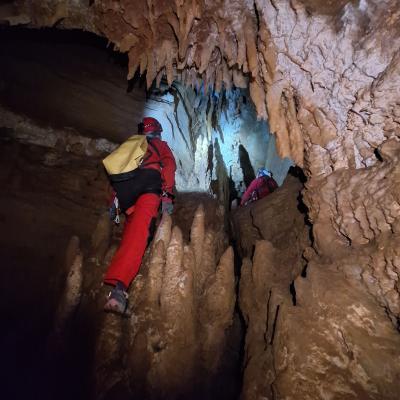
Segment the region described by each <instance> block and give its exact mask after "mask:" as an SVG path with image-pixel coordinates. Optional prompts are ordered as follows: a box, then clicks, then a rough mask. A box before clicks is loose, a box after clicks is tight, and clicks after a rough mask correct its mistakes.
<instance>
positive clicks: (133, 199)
mask: <svg viewBox="0 0 400 400" xmlns="http://www.w3.org/2000/svg"><path fill="white" fill-rule="evenodd" d="M142 128H143V134H145V135H146V136H147V139H148V149H147V153H146V155H145V156H144V158H143V162H142V164H141V166H140V168H138V169H136V170H135V171H134V173H136V174H137V176H135V178H134V179H132V180H130V182H131V183H130V184H129V185H130V186H129V185H126V182H122V183H121V184H120V187H118V183H117V184H114V189H115V191H116V193H117V196H118V201H119V205H120V208H121V211H123V212H125V214H126V221H125V227H124V232H123V236H122V240H121V244H120V246H119V249H118V250H117V252H116V254H115V256H114V258H113V260H112V261H111V264H110V266H109V268H108V270H107V272H106V275H105V278H104V282H105V283H107V284H112V285H117V284H118V285H119V284H120V283H122V284H123V286H124V287H125V288H127V287H128V286H129V285H130V283H131V282H132V280H133V279H134V278H135V276H136V275H137V273H138V271H139V268H140V264H141V262H142V257H143V254H144V251H145V250H146V246H147V243H148V239H149V236H150V230H151V228H152V227H151V225H152V224H153V223H155V220H156V218H157V214H158V209H159V206H160V202H162V209H163V211H168V212H169V213H171V212H172V208H173V205H172V199H173V195H172V190H173V187H174V185H175V170H176V164H175V158H174V156H173V154H172V152H171V149H170V148H169V146H168V144H167V143H166V142H164V141H162V140H161V136H160V134H161V131H162V127H161V124H160V123H159V122H158V121H157V120H156V119H154V118H144V119H143V126H142Z"/></svg>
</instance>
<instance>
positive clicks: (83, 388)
mask: <svg viewBox="0 0 400 400" xmlns="http://www.w3.org/2000/svg"><path fill="white" fill-rule="evenodd" d="M0 41H1V42H2V46H3V45H4V44H5V42H7V43H8V44H9V47H15V48H18V45H19V44H21V45H23V48H24V49H25V48H28V49H29V51H27V52H22V54H23V57H24V58H25V59H28V60H29V57H30V56H32V57H33V58H34V57H38V55H39V52H36V50H35V48H34V47H35V46H32V45H33V44H34V45H37V46H38V48H40V49H43V48H44V49H45V50H46V52H47V53H46V54H47V55H46V59H48V61H49V65H51V66H55V67H54V71H57V65H58V63H59V65H66V64H68V63H69V61H68V58H69V56H71V54H75V53H74V52H71V54H65V59H61V58H60V59H58V57H56V56H55V53H53V51H54V49H55V48H57V46H58V47H60V45H62V44H67V45H70V46H71V48H72V47H74V46H76V49H78V50H79V51H78V53H79V54H84V53H85V51H86V50H87V51H88V57H90V50H93V49H96V50H99V51H101V52H103V53H102V54H101V58H102V59H104V62H105V63H106V62H107V63H110V62H111V63H113V64H116V65H117V66H119V67H121V68H126V67H127V66H128V58H127V55H126V54H122V53H119V52H115V51H113V49H112V47H110V46H107V40H106V39H104V38H102V37H99V36H97V35H95V34H92V33H89V32H82V31H71V30H57V29H52V28H43V29H40V30H35V29H27V28H20V27H18V28H17V27H4V26H0ZM0 47H1V46H0ZM31 47H32V48H31ZM74 49H75V47H74ZM45 50H43V51H44V52H45ZM2 51H3V49H0V58H1V54H2V53H1V52H2ZM71 58H73V57H71ZM74 62H76V64H77V65H78V67H79V66H81V65H82V62H83V61H82V60H80V59H79V60H77V59H76V58H75V60H74ZM21 63H22V61H21ZM6 67H7V66H5V65H3V68H4V69H5V68H6ZM0 69H1V68H0ZM11 69H12V68H10V71H11ZM57 72H58V71H57ZM15 73H16V74H17V72H15ZM25 73H26V71H25ZM44 75H45V74H44ZM55 75H56V76H58V74H55ZM139 75H140V74H139ZM24 77H25V76H24ZM6 78H7V77H6ZM37 78H38V77H35V76H33V74H32V73H26V79H27V80H29V82H30V83H32V85H33V86H32V87H35V85H36V84H37ZM135 78H136V80H137V83H138V84H144V83H143V82H144V80H145V76H138V74H136V75H135ZM2 79H5V78H4V76H3V77H2ZM2 79H0V81H1V80H2ZM24 82H25V81H24ZM122 82H123V84H125V81H122ZM127 84H128V89H129V82H128V83H127ZM14 88H16V89H15V91H14ZM20 88H21V86H12V87H11V89H10V90H12V91H14V94H15V98H17V99H18V98H25V97H26V95H27V94H26V92H27V90H28V88H25V91H21V90H20ZM63 89H64V88H63V87H58V86H57V85H54V86H53V87H52V90H53V92H54V97H56V96H58V97H61V96H62V93H63ZM1 90H2V86H1V82H0V91H1ZM39 91H40V90H39ZM39 91H38V92H39ZM128 91H129V90H128ZM6 94H7V95H10V94H11V92H10V91H7V93H6ZM33 94H34V95H35V96H36V95H37V93H35V92H34V93H33ZM108 101H109V99H106V100H105V102H106V103H107V104H108ZM18 105H19V103H15V104H12V106H10V107H8V108H10V109H11V110H12V111H13V112H15V113H17V114H19V111H20V109H19V108H18ZM33 107H34V108H40V104H38V103H35V104H33ZM46 112H47V111H46ZM80 112H82V113H85V110H84V109H81V110H80ZM26 115H27V116H28V117H29V116H30V115H29V113H26ZM30 117H31V118H32V119H34V120H35V122H38V120H37V119H36V118H35V117H34V116H32V115H31V116H30ZM111 117H112V116H111ZM1 122H2V121H0V136H1V140H0V142H1V143H0V154H1V155H2V156H1V157H0V159H1V161H0V164H1V165H2V169H3V170H8V169H6V168H4V165H5V166H6V167H9V166H10V165H12V163H14V162H15V168H14V167H13V168H12V169H11V170H12V174H13V175H12V178H13V179H8V178H7V177H6V176H3V175H5V174H3V175H2V176H0V183H2V186H3V191H2V194H1V195H0V200H1V203H2V204H3V202H4V203H6V204H8V205H9V206H7V207H4V208H3V210H2V211H1V212H0V224H2V227H3V228H6V229H5V231H4V237H6V236H7V242H6V241H5V240H4V241H2V240H0V242H1V246H0V248H1V249H0V250H1V251H0V255H1V257H0V259H1V260H2V262H1V263H2V266H3V270H4V271H3V272H5V273H6V278H5V279H3V282H2V284H1V285H0V286H1V288H2V289H4V290H1V304H2V306H1V311H2V316H3V323H4V325H5V326H3V329H2V330H1V332H0V343H1V344H0V345H1V351H2V356H3V357H2V361H3V363H2V364H3V366H2V368H1V371H2V376H3V379H4V383H3V384H2V395H3V397H4V398H35V399H36V398H40V399H43V400H47V399H49V400H50V399H55V398H57V399H60V400H63V399H65V400H66V399H72V398H73V399H89V398H93V396H92V390H93V384H92V379H93V376H92V373H93V366H94V362H93V361H94V356H95V353H94V350H95V343H96V338H97V336H98V329H99V321H100V319H101V318H102V314H103V310H102V308H101V307H100V305H97V304H96V305H94V304H93V302H90V301H89V300H88V299H87V298H86V295H87V293H88V292H85V291H84V295H83V296H84V297H85V298H84V299H83V300H82V302H81V304H80V305H79V307H78V310H77V312H76V314H75V315H74V317H73V320H72V322H71V324H72V326H71V332H70V334H68V335H66V337H65V338H63V339H62V341H61V342H60V343H59V344H60V348H59V349H57V350H56V351H54V352H53V351H49V350H48V345H49V341H48V338H49V335H50V332H51V331H52V328H53V321H54V317H55V315H56V313H57V307H58V304H59V301H60V298H59V295H60V293H61V292H62V287H58V283H59V281H60V280H61V281H62V282H63V283H65V280H66V273H65V274H64V275H63V274H62V273H61V275H63V276H62V277H61V278H59V277H58V274H59V273H60V272H65V271H60V266H61V265H63V259H61V258H60V259H59V258H56V257H55V256H53V253H51V254H50V255H48V254H47V253H46V252H45V251H43V249H42V248H41V247H40V246H35V248H34V249H33V250H32V251H31V250H30V248H29V249H28V250H29V251H28V250H27V248H26V247H27V246H25V243H24V241H27V238H25V236H24V235H25V233H24V232H22V233H20V234H19V237H18V240H14V239H13V240H14V242H13V243H10V240H11V239H8V236H10V237H14V236H16V235H10V234H9V229H8V228H9V226H8V225H6V224H5V223H4V218H7V217H8V216H10V215H13V214H14V217H13V223H12V225H11V224H10V226H13V227H15V230H16V229H19V230H20V231H21V230H22V231H23V230H24V225H26V226H28V225H32V226H36V228H35V236H37V237H31V238H30V240H29V243H33V244H36V241H38V240H39V239H40V238H41V235H40V232H41V229H42V227H43V226H45V222H43V221H44V219H43V220H42V219H41V218H40V212H39V211H40V210H41V208H40V207H38V206H37V204H40V205H46V208H45V212H46V215H51V216H53V214H52V208H51V207H50V206H48V204H47V203H49V204H50V200H47V198H46V195H47V191H43V192H42V191H41V189H40V186H39V185H38V181H39V183H40V182H41V181H45V182H46V188H48V189H49V192H50V193H53V192H55V191H57V193H60V194H59V195H60V196H62V194H61V192H68V193H69V194H71V193H73V192H72V191H70V189H69V187H64V186H62V185H63V179H62V178H60V177H58V178H57V179H58V180H57V181H52V180H51V179H52V178H51V176H50V175H46V176H45V177H44V178H43V177H42V176H41V173H42V172H41V170H39V168H37V165H35V162H36V161H37V160H36V158H35V157H36V149H38V148H39V149H42V150H40V160H42V159H43V158H44V156H43V157H42V155H43V154H42V152H43V153H46V152H47V151H52V148H51V147H49V148H47V150H45V149H46V148H45V147H41V146H36V145H34V144H32V145H29V147H27V148H28V150H29V159H27V161H26V160H24V159H23V158H22V156H21V154H20V153H21V152H16V156H15V159H13V160H9V158H6V157H4V154H7V153H9V154H10V151H9V149H8V148H5V146H3V144H4V143H6V144H7V145H10V146H11V145H13V144H14V142H15V143H16V145H18V144H19V142H17V141H16V140H15V138H14V136H15V133H14V130H13V129H11V128H7V127H4V126H1V125H2V123H1ZM38 125H40V124H39V123H38ZM73 128H76V130H77V131H78V132H79V131H80V126H79V124H77V126H73ZM135 128H136V126H132V130H134V129H135ZM82 135H83V136H86V135H85V133H82ZM24 146H27V145H24ZM2 147H4V149H2ZM57 151H59V150H58V149H57ZM63 156H65V153H63ZM10 157H11V155H10ZM38 157H39V156H38ZM82 160H83V162H84V164H85V165H91V164H86V163H89V161H88V160H86V157H85V156H83V157H82ZM25 161H26V162H25ZM40 162H41V161H40ZM7 163H8V164H7ZM99 163H101V160H100V159H99ZM25 165H29V168H27V170H28V171H30V170H31V169H33V168H37V169H35V172H34V175H33V176H34V178H35V180H33V179H32V180H31V181H32V185H28V184H27V183H28V182H26V181H28V180H29V179H28V178H29V177H30V175H28V173H27V172H26V171H25V169H24V168H23V167H24V166H25ZM40 166H41V167H42V165H41V164H40ZM46 168H47V167H43V169H46ZM51 168H54V170H53V171H55V170H58V171H59V172H60V176H61V177H62V173H63V168H64V164H63V165H61V166H58V165H57V166H54V167H51ZM68 168H69V166H68V165H67V166H65V170H68ZM104 173H105V172H104ZM10 175H11V174H10ZM82 179H83V178H82ZM88 180H89V179H88ZM13 181H15V182H16V183H15V184H14V183H13ZM60 182H61V183H60ZM66 184H67V183H66ZM18 185H21V186H24V189H25V192H26V193H25V194H26V197H27V196H28V195H29V201H25V197H22V196H19V195H20V192H19V190H20V188H19V186H18ZM82 188H83V189H82V193H80V194H82V198H85V196H86V195H87V193H88V192H89V191H90V190H91V188H90V187H89V185H88V186H84V185H82ZM93 190H96V188H94V189H93ZM85 191H86V192H85ZM80 194H79V196H80ZM74 196H75V195H74V194H72V195H71V198H70V199H69V200H70V201H71V204H72V203H74V202H75V201H76V200H77V199H76V198H75V197H74ZM9 198H11V200H12V201H9ZM37 202H38V203H37ZM103 207H106V206H103V203H102V199H101V200H100V199H99V204H98V205H95V209H96V210H98V212H99V214H100V213H101V212H102V211H105V209H104V210H103ZM28 208H29V210H31V209H34V212H32V213H33V214H34V218H32V217H31V214H30V211H29V210H28ZM43 208H44V207H43ZM55 208H56V211H54V214H55V216H54V218H53V217H52V220H51V221H52V224H50V223H48V224H47V228H48V229H49V230H50V229H51V230H52V236H51V238H50V240H49V241H48V242H46V241H45V240H43V241H42V243H43V247H44V248H46V249H47V248H50V247H55V246H56V244H57V246H58V244H59V243H58V242H59V240H60V241H61V239H59V237H58V236H60V235H61V234H60V231H61V230H62V227H60V225H58V220H59V219H60V220H63V219H65V216H64V215H62V214H63V211H62V209H61V206H60V205H59V204H57V205H56V207H55ZM64 211H65V209H64ZM56 212H57V214H56ZM84 213H85V209H84V208H82V215H81V216H80V217H81V218H82V219H84V218H85V215H84ZM15 217H18V218H15ZM10 218H11V217H10ZM10 218H9V219H10ZM58 218H59V219H58ZM53 221H54V224H53ZM94 228H95V226H93V230H94ZM74 233H76V234H77V235H78V236H79V237H81V238H82V236H81V233H82V232H79V231H78V232H74ZM82 235H84V234H83V233H82ZM46 238H47V236H46ZM63 238H64V237H63ZM69 238H70V235H69V234H68V235H66V236H65V243H62V244H60V246H59V247H57V249H56V250H57V251H56V252H54V253H55V254H58V255H60V254H64V251H65V247H66V245H67V240H68V239H69ZM28 239H29V238H28ZM41 245H42V244H41ZM83 246H84V247H83V248H82V251H83V253H84V257H86V256H87V254H86V253H87V250H88V248H89V247H88V245H87V243H84V244H83ZM30 251H31V252H30ZM50 256H51V257H52V258H51V257H50ZM91 267H93V268H95V266H91ZM93 271H96V272H93ZM92 273H96V274H99V276H100V275H101V274H102V271H100V270H99V269H98V268H95V269H94V270H92ZM84 280H85V279H84ZM84 284H85V282H84ZM3 286H4V288H3ZM55 293H56V295H55ZM88 297H89V296H88ZM103 302H104V299H102V303H103ZM101 305H102V304H101Z"/></svg>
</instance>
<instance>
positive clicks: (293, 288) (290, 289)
mask: <svg viewBox="0 0 400 400" xmlns="http://www.w3.org/2000/svg"><path fill="white" fill-rule="evenodd" d="M289 291H290V294H291V296H292V303H293V305H294V306H295V305H296V304H297V300H296V287H295V285H294V281H292V283H291V284H290V286H289Z"/></svg>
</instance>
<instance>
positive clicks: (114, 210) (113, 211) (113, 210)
mask: <svg viewBox="0 0 400 400" xmlns="http://www.w3.org/2000/svg"><path fill="white" fill-rule="evenodd" d="M109 211H110V219H111V221H113V222H115V223H116V224H119V223H120V217H119V215H120V213H121V210H120V208H119V201H118V197H117V196H115V197H114V200H113V202H112V205H111V207H110V210H109Z"/></svg>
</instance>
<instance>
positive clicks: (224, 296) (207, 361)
mask: <svg viewBox="0 0 400 400" xmlns="http://www.w3.org/2000/svg"><path fill="white" fill-rule="evenodd" d="M205 287H206V289H205V293H204V296H203V298H202V301H201V306H200V310H199V311H200V315H199V320H200V324H201V326H202V327H203V328H202V332H203V335H202V338H201V344H202V349H203V351H202V352H203V360H202V361H203V363H204V367H205V368H206V369H207V370H208V371H210V372H214V373H215V372H216V370H217V368H218V367H219V363H220V358H221V353H220V351H219V350H220V349H221V348H224V347H225V344H226V342H225V341H226V332H227V330H228V328H229V327H230V326H231V325H232V317H233V313H234V307H235V300H236V296H235V294H234V293H235V275H234V271H233V249H232V247H229V248H228V249H227V250H226V251H225V253H224V254H223V256H222V257H221V260H220V262H219V264H218V267H217V271H216V273H215V274H214V275H213V276H212V278H211V279H210V280H209V281H208V282H207V284H206V285H205Z"/></svg>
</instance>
